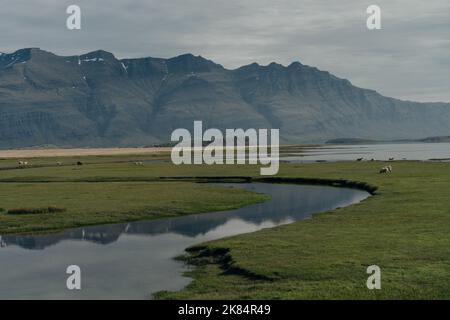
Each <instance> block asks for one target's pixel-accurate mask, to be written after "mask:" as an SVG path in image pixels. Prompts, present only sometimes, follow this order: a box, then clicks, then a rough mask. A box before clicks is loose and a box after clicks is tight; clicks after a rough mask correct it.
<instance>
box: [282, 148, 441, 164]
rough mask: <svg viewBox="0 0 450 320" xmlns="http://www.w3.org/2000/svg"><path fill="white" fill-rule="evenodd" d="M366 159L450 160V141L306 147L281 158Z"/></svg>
mask: <svg viewBox="0 0 450 320" xmlns="http://www.w3.org/2000/svg"><path fill="white" fill-rule="evenodd" d="M358 158H363V159H364V160H371V159H375V160H381V161H386V160H389V159H390V158H394V159H395V160H419V161H426V160H430V159H446V160H450V143H391V144H367V145H335V146H333V145H329V146H323V147H319V148H311V149H306V150H304V151H302V152H301V153H299V154H298V155H296V154H289V155H288V156H286V157H281V159H280V160H284V161H289V162H315V161H330V162H333V161H355V160H356V159H358Z"/></svg>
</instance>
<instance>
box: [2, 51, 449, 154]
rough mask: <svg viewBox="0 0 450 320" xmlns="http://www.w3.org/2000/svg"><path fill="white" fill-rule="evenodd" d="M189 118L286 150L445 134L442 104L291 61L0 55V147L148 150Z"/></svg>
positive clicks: (99, 54)
mask: <svg viewBox="0 0 450 320" xmlns="http://www.w3.org/2000/svg"><path fill="white" fill-rule="evenodd" d="M194 120H203V122H204V126H205V127H215V128H220V129H225V128H238V127H240V128H279V129H280V134H281V137H282V141H283V142H289V143H300V142H322V141H325V140H329V139H333V138H339V137H358V138H364V139H404V138H420V137H426V136H440V135H448V134H449V132H450V104H444V103H441V104H439V103H434V104H431V103H430V104H426V103H415V102H407V101H400V100H396V99H392V98H387V97H383V96H381V95H379V94H378V93H376V92H375V91H371V90H365V89H361V88H357V87H355V86H353V85H352V84H351V83H350V82H349V81H347V80H343V79H339V78H336V77H335V76H333V75H331V74H329V73H328V72H324V71H320V70H318V69H316V68H313V67H309V66H305V65H302V64H300V63H298V62H295V63H292V64H291V65H289V66H288V67H284V66H281V65H279V64H275V63H272V64H270V65H268V66H260V65H258V64H251V65H248V66H244V67H241V68H239V69H236V70H227V69H224V68H223V67H222V66H220V65H218V64H216V63H214V62H212V61H209V60H207V59H204V58H202V57H195V56H193V55H190V54H186V55H182V56H179V57H175V58H171V59H157V58H141V59H123V60H119V59H116V58H115V57H114V55H113V54H111V53H108V52H105V51H101V50H100V51H95V52H91V53H88V54H85V55H81V56H70V57H62V56H57V55H54V54H52V53H49V52H45V51H42V50H40V49H22V50H18V51H16V52H15V53H12V54H0V148H15V147H26V146H34V145H44V144H53V145H59V146H92V147H94V146H97V147H98V146H140V145H151V144H156V143H164V142H168V141H169V140H170V134H171V132H172V130H174V129H176V128H179V127H184V128H191V127H192V125H193V121H194Z"/></svg>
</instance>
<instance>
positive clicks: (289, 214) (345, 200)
mask: <svg viewBox="0 0 450 320" xmlns="http://www.w3.org/2000/svg"><path fill="white" fill-rule="evenodd" d="M217 187H225V188H243V189H246V190H249V191H253V192H260V193H265V194H268V195H270V196H271V200H269V201H267V202H264V203H259V204H254V205H249V206H246V207H243V208H240V209H236V210H230V211H223V212H214V213H206V214H198V215H190V216H184V217H178V218H170V219H161V220H152V221H143V222H134V223H126V224H114V225H102V226H93V227H85V228H77V229H71V230H67V231H64V232H62V233H57V234H50V235H37V236H32V235H26V236H14V235H5V236H3V237H1V236H0V243H1V247H0V299H149V298H151V294H152V293H155V292H157V291H161V290H179V289H182V288H183V287H184V286H186V285H187V284H189V282H190V281H191V280H190V279H189V278H187V277H184V276H183V272H184V271H186V270H187V268H188V267H187V266H185V264H184V263H182V262H180V261H177V260H175V259H174V258H175V257H176V256H179V255H181V254H183V253H184V250H185V249H186V248H187V247H189V246H192V245H195V244H199V243H202V242H205V241H209V240H214V239H220V238H223V237H227V236H232V235H238V234H242V233H248V232H253V231H257V230H260V229H263V228H271V227H274V226H277V225H281V224H287V223H291V222H294V221H297V220H302V219H307V218H309V217H311V215H312V214H313V213H318V212H323V211H327V210H331V209H335V208H337V207H343V206H347V205H350V204H353V203H357V202H359V201H362V200H363V199H365V198H367V197H368V196H369V194H368V193H367V192H365V191H361V190H355V189H347V188H335V187H327V186H309V185H285V184H265V183H248V184H226V185H219V186H217ZM69 265H78V266H79V267H80V268H81V277H82V289H81V290H80V291H69V290H68V289H67V288H66V279H67V277H68V276H69V275H67V274H66V268H67V267H68V266H69Z"/></svg>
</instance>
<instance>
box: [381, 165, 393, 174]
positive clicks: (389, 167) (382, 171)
mask: <svg viewBox="0 0 450 320" xmlns="http://www.w3.org/2000/svg"><path fill="white" fill-rule="evenodd" d="M380 173H392V166H387V167H383V168H381V169H380Z"/></svg>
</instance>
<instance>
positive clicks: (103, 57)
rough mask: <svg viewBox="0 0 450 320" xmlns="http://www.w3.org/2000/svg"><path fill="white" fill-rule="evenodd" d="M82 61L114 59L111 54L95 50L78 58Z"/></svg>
mask: <svg viewBox="0 0 450 320" xmlns="http://www.w3.org/2000/svg"><path fill="white" fill-rule="evenodd" d="M80 58H82V59H97V60H100V59H101V60H116V57H115V56H114V54H112V53H111V52H108V51H105V50H95V51H91V52H88V53H86V54H83V55H81V56H80Z"/></svg>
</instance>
